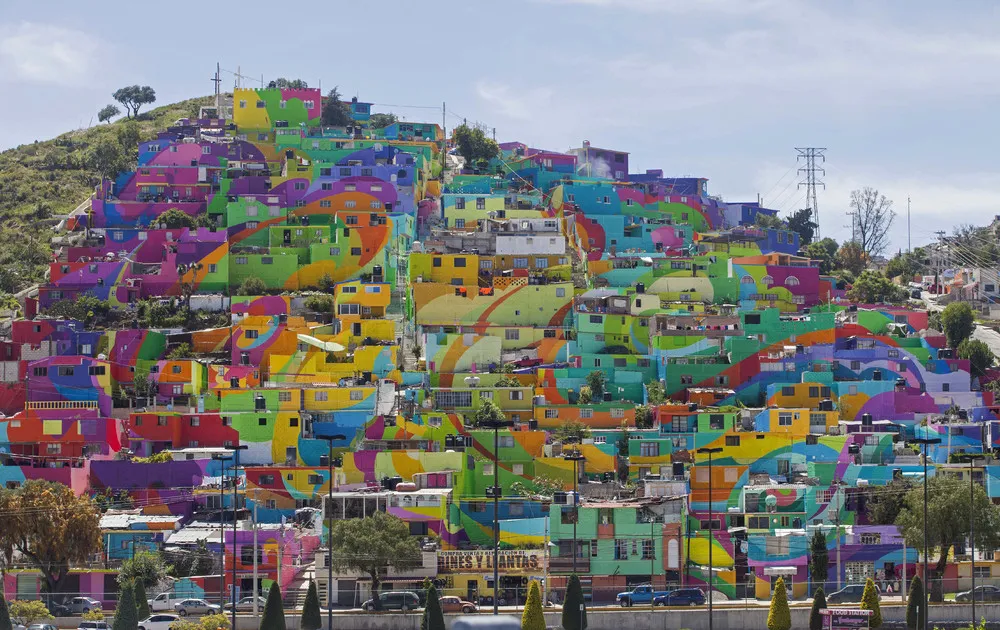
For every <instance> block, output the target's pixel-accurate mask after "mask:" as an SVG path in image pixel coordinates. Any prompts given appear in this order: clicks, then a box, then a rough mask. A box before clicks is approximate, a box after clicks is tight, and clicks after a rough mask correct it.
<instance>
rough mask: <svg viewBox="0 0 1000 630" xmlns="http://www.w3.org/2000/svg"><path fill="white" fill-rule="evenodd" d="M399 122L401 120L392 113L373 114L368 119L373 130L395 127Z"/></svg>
mask: <svg viewBox="0 0 1000 630" xmlns="http://www.w3.org/2000/svg"><path fill="white" fill-rule="evenodd" d="M397 122H399V119H398V118H396V114H393V113H392V112H389V113H388V114H372V115H371V117H370V118H368V126H369V127H371V128H372V129H385V128H386V127H388V126H389V125H395V124H396V123H397Z"/></svg>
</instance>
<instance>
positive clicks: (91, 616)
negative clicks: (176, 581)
mask: <svg viewBox="0 0 1000 630" xmlns="http://www.w3.org/2000/svg"><path fill="white" fill-rule="evenodd" d="M147 605H148V602H147ZM148 616H149V615H146V617H148ZM81 617H82V618H83V620H84V621H104V619H105V616H104V611H103V610H101V609H100V608H98V609H97V610H88V611H87V612H85V613H83V614H82V615H81ZM146 617H143V619H145V618H146Z"/></svg>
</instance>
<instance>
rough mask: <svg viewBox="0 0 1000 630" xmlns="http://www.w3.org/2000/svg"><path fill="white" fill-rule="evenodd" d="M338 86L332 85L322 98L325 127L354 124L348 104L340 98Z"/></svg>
mask: <svg viewBox="0 0 1000 630" xmlns="http://www.w3.org/2000/svg"><path fill="white" fill-rule="evenodd" d="M338 87H339V86H334V88H333V89H332V90H330V91H329V92H328V93H327V95H326V98H325V99H323V114H322V120H323V124H324V125H325V126H327V127H347V126H349V125H352V124H354V120H353V119H352V118H351V110H350V108H349V106H348V105H347V103H345V102H343V101H342V100H341V99H340V92H339V91H338Z"/></svg>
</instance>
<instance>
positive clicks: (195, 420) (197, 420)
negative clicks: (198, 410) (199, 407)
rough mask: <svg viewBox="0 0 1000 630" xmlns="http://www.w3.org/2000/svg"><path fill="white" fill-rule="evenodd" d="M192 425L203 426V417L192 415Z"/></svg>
mask: <svg viewBox="0 0 1000 630" xmlns="http://www.w3.org/2000/svg"><path fill="white" fill-rule="evenodd" d="M191 426H193V427H198V426H201V418H199V417H198V416H192V417H191Z"/></svg>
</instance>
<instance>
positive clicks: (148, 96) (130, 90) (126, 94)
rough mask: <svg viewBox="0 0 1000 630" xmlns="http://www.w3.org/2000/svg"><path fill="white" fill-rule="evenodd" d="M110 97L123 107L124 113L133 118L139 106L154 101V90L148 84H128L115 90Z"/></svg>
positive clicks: (137, 112) (136, 114) (137, 113)
mask: <svg viewBox="0 0 1000 630" xmlns="http://www.w3.org/2000/svg"><path fill="white" fill-rule="evenodd" d="M111 97H112V98H113V99H115V100H116V101H118V102H119V103H121V105H122V107H124V108H125V115H126V116H128V117H129V118H134V117H136V116H138V115H139V108H141V107H142V106H143V105H149V104H151V103H155V102H156V90H154V89H153V88H151V87H149V86H148V85H141V86H140V85H129V86H126V87H123V88H119V89H117V90H115V91H114V92H113V93H112V94H111Z"/></svg>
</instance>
